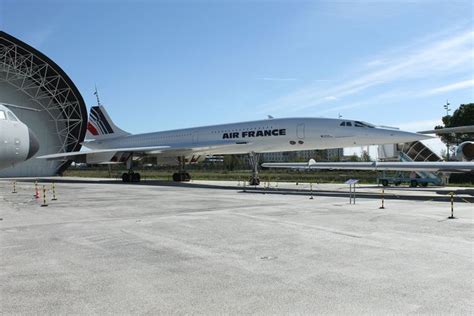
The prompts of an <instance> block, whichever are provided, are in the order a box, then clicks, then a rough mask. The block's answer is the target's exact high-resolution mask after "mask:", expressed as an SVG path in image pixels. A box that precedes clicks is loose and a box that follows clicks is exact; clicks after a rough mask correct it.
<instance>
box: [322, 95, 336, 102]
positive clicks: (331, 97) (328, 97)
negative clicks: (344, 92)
mask: <svg viewBox="0 0 474 316" xmlns="http://www.w3.org/2000/svg"><path fill="white" fill-rule="evenodd" d="M324 100H325V101H334V100H337V98H336V97H335V96H333V95H330V96H327V97H324Z"/></svg>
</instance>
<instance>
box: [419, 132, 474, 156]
mask: <svg viewBox="0 0 474 316" xmlns="http://www.w3.org/2000/svg"><path fill="white" fill-rule="evenodd" d="M418 133H420V134H436V135H443V134H473V135H474V125H466V126H458V127H447V128H439V129H432V130H428V131H421V132H418ZM456 160H459V161H472V160H474V139H473V141H465V142H462V143H461V144H459V145H458V146H457V147H456Z"/></svg>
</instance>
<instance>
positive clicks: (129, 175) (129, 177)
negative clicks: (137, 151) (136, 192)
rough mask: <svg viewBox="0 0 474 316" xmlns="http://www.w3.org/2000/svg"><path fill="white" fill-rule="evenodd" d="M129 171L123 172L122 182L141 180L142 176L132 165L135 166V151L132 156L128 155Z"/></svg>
mask: <svg viewBox="0 0 474 316" xmlns="http://www.w3.org/2000/svg"><path fill="white" fill-rule="evenodd" d="M126 164H127V169H128V171H127V172H124V173H123V174H122V182H124V183H128V182H140V180H141V176H140V174H139V173H138V172H134V171H133V169H132V167H133V153H131V154H130V157H128V159H127V161H126Z"/></svg>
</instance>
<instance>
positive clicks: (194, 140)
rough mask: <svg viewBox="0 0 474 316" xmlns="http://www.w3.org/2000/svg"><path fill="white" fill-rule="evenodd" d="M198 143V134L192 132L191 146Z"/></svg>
mask: <svg viewBox="0 0 474 316" xmlns="http://www.w3.org/2000/svg"><path fill="white" fill-rule="evenodd" d="M198 142H199V134H198V132H193V145H196V144H197V143H198Z"/></svg>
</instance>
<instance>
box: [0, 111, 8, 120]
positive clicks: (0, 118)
mask: <svg viewBox="0 0 474 316" xmlns="http://www.w3.org/2000/svg"><path fill="white" fill-rule="evenodd" d="M6 119H7V117H6V116H5V112H4V111H0V120H6Z"/></svg>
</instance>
